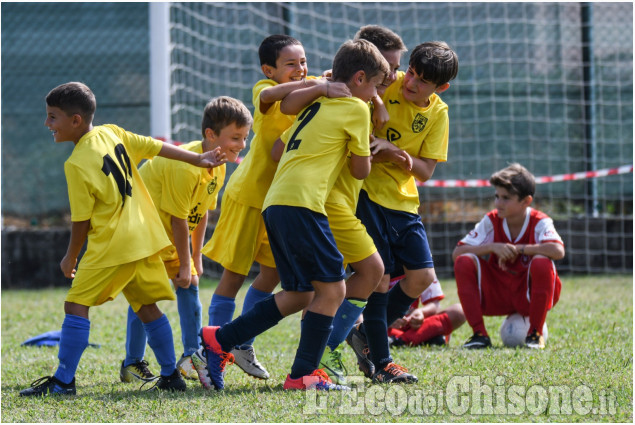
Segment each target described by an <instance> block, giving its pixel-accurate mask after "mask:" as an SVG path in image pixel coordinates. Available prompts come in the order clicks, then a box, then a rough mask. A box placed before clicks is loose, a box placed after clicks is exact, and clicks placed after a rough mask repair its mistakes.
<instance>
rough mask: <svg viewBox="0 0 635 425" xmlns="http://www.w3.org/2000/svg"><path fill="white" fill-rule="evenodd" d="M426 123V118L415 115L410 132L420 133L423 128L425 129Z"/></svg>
mask: <svg viewBox="0 0 635 425" xmlns="http://www.w3.org/2000/svg"><path fill="white" fill-rule="evenodd" d="M427 123H428V118H426V117H424V116H423V115H421V114H417V115H416V116H415V119H414V120H413V121H412V131H414V132H415V133H421V132H422V131H423V129H424V128H426V124H427Z"/></svg>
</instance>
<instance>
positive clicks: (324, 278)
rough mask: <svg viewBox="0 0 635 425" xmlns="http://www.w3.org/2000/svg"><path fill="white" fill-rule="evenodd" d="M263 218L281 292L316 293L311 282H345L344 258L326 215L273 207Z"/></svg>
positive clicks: (302, 209) (287, 207)
mask: <svg viewBox="0 0 635 425" xmlns="http://www.w3.org/2000/svg"><path fill="white" fill-rule="evenodd" d="M262 216H263V218H264V220H265V227H266V228H267V236H268V237H269V244H270V245H271V251H272V252H273V258H274V260H275V261H276V268H277V269H278V275H279V276H280V285H281V286H282V289H284V290H285V291H299V292H306V291H313V285H312V284H311V282H312V281H318V282H339V281H340V280H343V279H344V277H345V274H344V257H343V256H342V254H340V252H339V251H338V250H337V245H335V239H333V234H332V233H331V228H330V227H329V222H328V219H327V217H326V216H325V215H322V214H319V213H316V212H315V211H311V210H309V209H307V208H301V207H290V206H286V205H271V206H269V207H267V209H266V210H264V211H263V212H262Z"/></svg>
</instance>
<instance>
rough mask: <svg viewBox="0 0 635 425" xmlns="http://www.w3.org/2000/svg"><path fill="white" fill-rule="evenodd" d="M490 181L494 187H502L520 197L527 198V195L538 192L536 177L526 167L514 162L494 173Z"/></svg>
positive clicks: (520, 198)
mask: <svg viewBox="0 0 635 425" xmlns="http://www.w3.org/2000/svg"><path fill="white" fill-rule="evenodd" d="M489 182H490V184H491V185H492V186H494V187H502V188H503V189H506V190H507V191H508V192H509V193H511V194H513V195H518V199H519V200H522V199H525V198H526V197H527V196H530V195H531V196H534V193H536V179H535V177H534V175H533V174H531V173H530V172H529V171H528V170H527V169H526V168H525V167H523V166H522V165H520V164H518V163H517V162H514V163H513V164H510V165H509V166H507V167H505V168H503V169H502V170H499V171H497V172H495V173H494V174H492V177H490V179H489Z"/></svg>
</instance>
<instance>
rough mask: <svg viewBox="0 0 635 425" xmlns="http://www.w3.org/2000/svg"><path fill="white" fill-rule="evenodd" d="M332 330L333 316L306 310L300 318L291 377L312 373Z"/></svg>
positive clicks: (296, 377)
mask: <svg viewBox="0 0 635 425" xmlns="http://www.w3.org/2000/svg"><path fill="white" fill-rule="evenodd" d="M332 330H333V318H332V317H331V316H325V315H324V314H319V313H314V312H312V311H307V312H306V314H305V315H304V319H303V320H302V331H301V332H300V344H299V345H298V350H297V351H296V353H295V359H294V360H293V366H291V374H290V376H291V378H292V379H298V378H301V377H303V376H306V375H310V374H311V373H313V371H314V370H315V369H317V368H318V365H319V364H320V359H321V358H322V355H323V354H324V348H325V347H326V340H327V339H328V338H329V335H330V334H331V331H332Z"/></svg>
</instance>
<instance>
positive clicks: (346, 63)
mask: <svg viewBox="0 0 635 425" xmlns="http://www.w3.org/2000/svg"><path fill="white" fill-rule="evenodd" d="M360 70H361V71H364V72H365V73H366V78H369V79H370V78H373V77H375V76H376V75H377V74H383V75H384V76H386V75H388V73H389V72H390V65H389V64H388V62H387V61H386V59H385V58H384V57H383V56H382V54H381V52H380V51H379V49H378V48H377V47H375V45H374V44H373V43H371V42H370V41H366V40H348V41H346V42H345V43H344V44H342V45H341V46H340V48H339V50H338V51H337V53H336V54H335V57H334V58H333V80H334V81H339V82H348V81H349V80H350V79H351V78H352V77H353V75H355V73H356V72H357V71H360Z"/></svg>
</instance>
